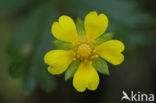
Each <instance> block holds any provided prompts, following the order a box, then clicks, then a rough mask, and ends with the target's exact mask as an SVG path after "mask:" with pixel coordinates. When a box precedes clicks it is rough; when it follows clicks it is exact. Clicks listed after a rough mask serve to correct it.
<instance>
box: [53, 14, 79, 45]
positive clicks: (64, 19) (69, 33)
mask: <svg viewBox="0 0 156 103" xmlns="http://www.w3.org/2000/svg"><path fill="white" fill-rule="evenodd" d="M52 34H53V35H54V37H56V38H57V39H58V40H62V41H65V42H75V41H77V39H78V35H77V30H76V26H75V23H74V21H73V20H72V18H70V17H69V16H66V15H64V16H61V17H60V18H59V22H54V23H53V25H52Z"/></svg>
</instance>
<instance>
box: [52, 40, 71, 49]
mask: <svg viewBox="0 0 156 103" xmlns="http://www.w3.org/2000/svg"><path fill="white" fill-rule="evenodd" d="M52 44H53V45H54V46H55V47H56V48H57V49H63V50H69V49H72V48H73V46H72V44H71V43H68V42H63V41H60V40H53V41H52Z"/></svg>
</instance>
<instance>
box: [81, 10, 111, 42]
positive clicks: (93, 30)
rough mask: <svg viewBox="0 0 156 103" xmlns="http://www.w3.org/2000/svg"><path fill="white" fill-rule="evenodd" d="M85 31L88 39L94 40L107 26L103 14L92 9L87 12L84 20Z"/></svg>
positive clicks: (106, 19) (105, 17)
mask: <svg viewBox="0 0 156 103" xmlns="http://www.w3.org/2000/svg"><path fill="white" fill-rule="evenodd" d="M84 23H85V31H86V35H87V38H88V39H89V40H95V39H96V38H97V37H99V36H100V35H102V34H103V33H104V32H105V30H106V29H107V26H108V18H107V16H106V15H105V14H99V15H98V14H97V12H95V11H93V12H90V13H88V14H87V16H86V17H85V20H84Z"/></svg>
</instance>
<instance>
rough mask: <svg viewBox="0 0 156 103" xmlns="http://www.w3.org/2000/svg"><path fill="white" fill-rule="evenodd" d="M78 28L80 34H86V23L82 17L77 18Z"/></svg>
mask: <svg viewBox="0 0 156 103" xmlns="http://www.w3.org/2000/svg"><path fill="white" fill-rule="evenodd" d="M76 28H77V32H78V34H79V35H85V31H84V23H83V21H82V19H81V18H77V20H76Z"/></svg>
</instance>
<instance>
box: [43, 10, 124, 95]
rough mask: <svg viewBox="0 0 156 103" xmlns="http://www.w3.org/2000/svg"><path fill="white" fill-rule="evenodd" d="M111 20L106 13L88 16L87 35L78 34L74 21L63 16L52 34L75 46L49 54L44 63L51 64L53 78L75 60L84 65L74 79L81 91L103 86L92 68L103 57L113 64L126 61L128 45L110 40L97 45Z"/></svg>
mask: <svg viewBox="0 0 156 103" xmlns="http://www.w3.org/2000/svg"><path fill="white" fill-rule="evenodd" d="M107 26H108V18H107V16H106V15H105V14H102V13H101V14H99V15H98V14H97V12H95V11H93V12H90V13H88V14H87V16H86V17H85V20H84V29H85V33H84V34H83V32H81V33H82V34H78V32H77V28H76V25H75V23H74V21H73V20H72V18H70V17H69V16H66V15H63V16H61V17H60V18H59V21H58V22H54V23H53V25H52V34H53V35H54V37H55V38H57V39H58V40H61V41H63V42H68V43H71V44H72V48H71V49H70V50H52V51H49V52H48V53H47V54H46V55H45V57H44V61H45V63H46V64H48V65H49V67H48V71H49V72H50V73H51V74H53V75H58V74H61V73H63V72H65V71H66V70H67V68H68V67H69V65H70V64H71V63H72V62H73V61H75V60H78V61H80V65H79V67H78V69H77V70H76V72H75V74H74V77H73V86H74V88H75V89H76V90H77V91H79V92H84V91H85V90H86V89H89V90H96V89H97V87H98V84H99V76H98V73H97V71H96V69H95V68H94V66H93V65H92V63H93V62H92V61H93V60H94V59H95V58H99V57H102V58H103V59H104V60H106V61H108V62H109V63H111V64H113V65H119V64H121V63H122V62H123V60H124V56H123V54H122V53H121V52H122V51H123V50H124V44H123V43H122V42H121V41H119V40H108V41H105V42H103V43H101V44H99V45H95V43H96V40H97V39H98V37H100V36H101V35H102V34H103V33H104V32H105V30H106V28H107Z"/></svg>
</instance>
